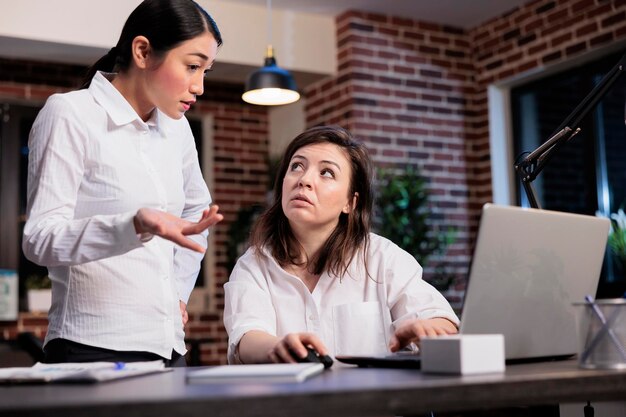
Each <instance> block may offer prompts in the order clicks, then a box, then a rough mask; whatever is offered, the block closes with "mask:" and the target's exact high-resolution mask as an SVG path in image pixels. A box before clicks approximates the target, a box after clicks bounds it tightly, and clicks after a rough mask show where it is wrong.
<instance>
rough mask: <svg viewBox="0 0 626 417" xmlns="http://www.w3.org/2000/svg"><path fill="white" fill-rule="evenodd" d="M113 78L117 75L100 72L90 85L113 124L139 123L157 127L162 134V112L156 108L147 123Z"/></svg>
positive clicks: (94, 95) (92, 93)
mask: <svg viewBox="0 0 626 417" xmlns="http://www.w3.org/2000/svg"><path fill="white" fill-rule="evenodd" d="M113 77H115V73H106V72H102V71H98V72H96V75H94V77H93V78H92V80H91V84H90V85H89V92H90V93H91V95H92V96H93V97H94V99H95V100H96V101H97V102H98V104H100V105H101V106H102V107H103V108H104V110H105V111H106V112H107V114H108V115H109V117H110V118H111V120H112V121H113V123H115V124H116V125H118V126H123V125H125V124H129V123H132V122H138V123H139V124H140V125H142V126H146V125H147V126H150V127H156V128H157V129H158V130H159V131H160V132H162V123H160V122H161V121H162V116H161V115H160V113H161V112H160V111H159V110H158V109H156V108H155V109H154V111H153V112H152V116H151V117H150V119H149V120H148V121H147V122H144V121H143V120H141V117H139V115H138V114H137V112H136V111H135V109H133V106H131V105H130V103H129V102H128V101H127V100H126V98H124V96H123V95H122V93H120V92H119V91H118V89H117V88H115V87H114V86H113V84H111V80H112V79H113Z"/></svg>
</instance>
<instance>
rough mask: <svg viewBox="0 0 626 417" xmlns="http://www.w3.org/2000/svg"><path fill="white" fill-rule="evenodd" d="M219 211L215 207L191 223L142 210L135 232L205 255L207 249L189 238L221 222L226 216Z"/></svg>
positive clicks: (159, 212)
mask: <svg viewBox="0 0 626 417" xmlns="http://www.w3.org/2000/svg"><path fill="white" fill-rule="evenodd" d="M218 210H219V208H218V206H216V205H213V206H211V207H210V208H208V209H206V210H204V211H203V212H202V217H201V218H200V220H198V221H197V222H190V221H188V220H184V219H181V218H180V217H177V216H174V215H173V214H170V213H168V212H165V211H160V210H156V209H152V208H141V209H139V210H138V211H137V214H136V215H135V218H134V219H133V220H134V225H135V231H136V232H137V234H142V233H149V234H153V235H156V236H160V237H162V238H163V239H167V240H170V241H172V242H174V243H176V244H177V245H180V246H182V247H184V248H187V249H191V250H193V251H196V252H199V253H204V251H205V248H204V247H203V246H202V245H200V244H198V243H197V242H195V241H193V240H192V239H189V238H188V237H187V236H189V235H197V234H199V233H202V232H203V231H205V230H206V229H208V228H209V227H211V226H213V225H215V224H217V223H218V222H220V221H221V220H222V219H223V218H224V216H222V215H221V214H219V213H218Z"/></svg>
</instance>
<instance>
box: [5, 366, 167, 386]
mask: <svg viewBox="0 0 626 417" xmlns="http://www.w3.org/2000/svg"><path fill="white" fill-rule="evenodd" d="M168 371H171V368H165V365H164V364H163V361H161V360H157V361H149V362H127V363H122V362H84V363H50V364H48V363H40V362H37V363H36V364H35V365H33V366H32V367H28V368H26V367H24V368H4V369H0V383H4V384H16V383H22V384H23V383H42V382H102V381H111V380H115V379H122V378H128V377H133V376H139V375H147V374H152V373H156V372H168Z"/></svg>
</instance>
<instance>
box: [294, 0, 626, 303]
mask: <svg viewBox="0 0 626 417" xmlns="http://www.w3.org/2000/svg"><path fill="white" fill-rule="evenodd" d="M336 21H337V42H338V51H337V53H338V73H337V76H336V77H333V78H332V79H329V80H323V81H320V82H319V83H317V84H315V85H313V86H311V87H309V88H308V89H307V90H306V92H305V94H306V98H307V106H306V112H307V123H308V124H309V125H316V124H321V123H337V124H340V125H342V126H344V127H347V128H349V129H351V130H352V131H353V133H354V134H355V135H356V136H357V137H358V138H360V139H362V140H363V141H364V142H365V143H366V145H367V147H368V148H369V149H370V152H371V154H372V156H373V159H374V161H375V162H376V163H377V164H378V165H388V164H394V165H405V164H407V163H409V164H415V165H418V166H419V167H420V168H421V170H422V173H423V175H424V176H426V177H427V178H428V179H429V181H430V183H429V187H430V193H431V195H432V207H431V210H432V214H433V224H434V225H435V226H436V225H438V224H439V225H453V226H454V227H455V228H456V229H457V231H458V233H457V239H456V242H455V243H454V244H453V245H452V246H451V247H450V249H449V250H448V252H447V254H446V255H445V256H444V257H443V261H444V262H446V263H447V264H448V266H449V268H450V270H451V271H453V272H454V273H455V274H456V275H457V277H458V283H457V285H456V286H455V288H454V289H453V290H452V291H451V292H450V294H449V296H450V298H451V299H452V301H453V302H459V301H460V296H461V295H462V292H463V289H464V283H465V282H464V278H465V274H466V272H467V268H468V264H469V259H470V255H471V246H472V242H473V239H474V238H475V232H476V228H477V225H478V217H479V214H480V208H481V206H482V204H483V203H485V202H488V201H490V200H491V198H492V189H491V162H490V149H489V120H488V98H487V87H488V86H489V85H490V84H492V83H494V82H497V81H503V80H506V79H508V78H511V77H513V76H517V75H520V74H522V73H525V72H528V71H533V70H540V69H541V68H542V67H546V66H549V65H554V64H557V63H560V62H563V61H567V60H568V59H570V58H573V57H575V56H578V55H581V54H585V53H588V52H590V51H592V50H596V49H599V48H602V47H605V46H607V45H610V44H614V43H616V42H618V41H624V40H625V39H626V1H624V0H615V1H602V0H560V1H556V0H554V1H551V0H535V1H531V2H529V3H528V4H527V5H525V6H523V7H521V8H518V9H515V10H513V11H511V12H509V13H507V14H506V15H504V16H501V17H498V18H495V19H493V20H491V21H488V22H486V23H485V24H482V25H480V26H478V27H476V28H473V29H471V30H468V31H465V30H461V29H458V28H452V27H447V26H443V25H439V24H433V23H429V22H421V21H414V20H409V19H404V18H399V17H394V16H385V15H378V14H371V13H363V12H359V11H350V12H346V13H344V14H342V15H340V16H338V17H337V20H336ZM439 261H441V259H434V262H439ZM432 274H433V269H432V267H430V268H428V267H427V268H426V270H425V275H426V277H427V278H428V277H429V276H432Z"/></svg>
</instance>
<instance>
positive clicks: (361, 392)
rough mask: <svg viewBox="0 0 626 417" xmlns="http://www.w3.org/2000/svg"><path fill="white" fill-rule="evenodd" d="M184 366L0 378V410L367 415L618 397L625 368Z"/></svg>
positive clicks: (623, 390) (624, 385)
mask: <svg viewBox="0 0 626 417" xmlns="http://www.w3.org/2000/svg"><path fill="white" fill-rule="evenodd" d="M185 372H186V370H185V369H180V368H179V369H176V370H174V371H173V372H169V373H165V374H157V375H149V376H144V377H138V378H133V379H127V380H120V381H113V382H107V383H101V384H93V385H75V384H73V385H70V384H49V385H36V386H17V385H16V386H2V387H0V415H10V416H27V415H37V416H38V417H41V416H90V417H93V416H106V417H110V416H112V415H114V416H132V417H135V416H172V417H176V416H196V415H197V416H203V417H207V416H212V415H218V416H266V415H271V416H296V415H297V416H319V415H324V416H351V415H353V416H377V415H385V414H387V415H389V414H391V415H405V414H418V413H423V412H427V411H430V410H436V411H440V412H444V411H458V410H475V409H483V408H498V407H509V406H519V405H542V404H555V403H563V402H574V401H586V400H591V401H599V400H623V399H624V398H626V371H596V370H581V369H578V367H577V363H576V362H575V361H572V360H568V361H557V362H543V363H534V364H522V365H509V366H507V369H506V373H504V374H492V375H478V376H463V377H450V376H439V375H425V374H422V373H421V372H419V371H416V370H401V369H366V368H346V367H343V368H341V367H333V368H332V369H331V370H330V371H327V372H324V373H323V374H322V375H320V376H316V377H313V378H311V379H309V380H307V381H305V382H303V383H294V384H263V383H232V384H225V383H222V384H212V383H209V384H207V383H193V384H187V383H186V382H185Z"/></svg>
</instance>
